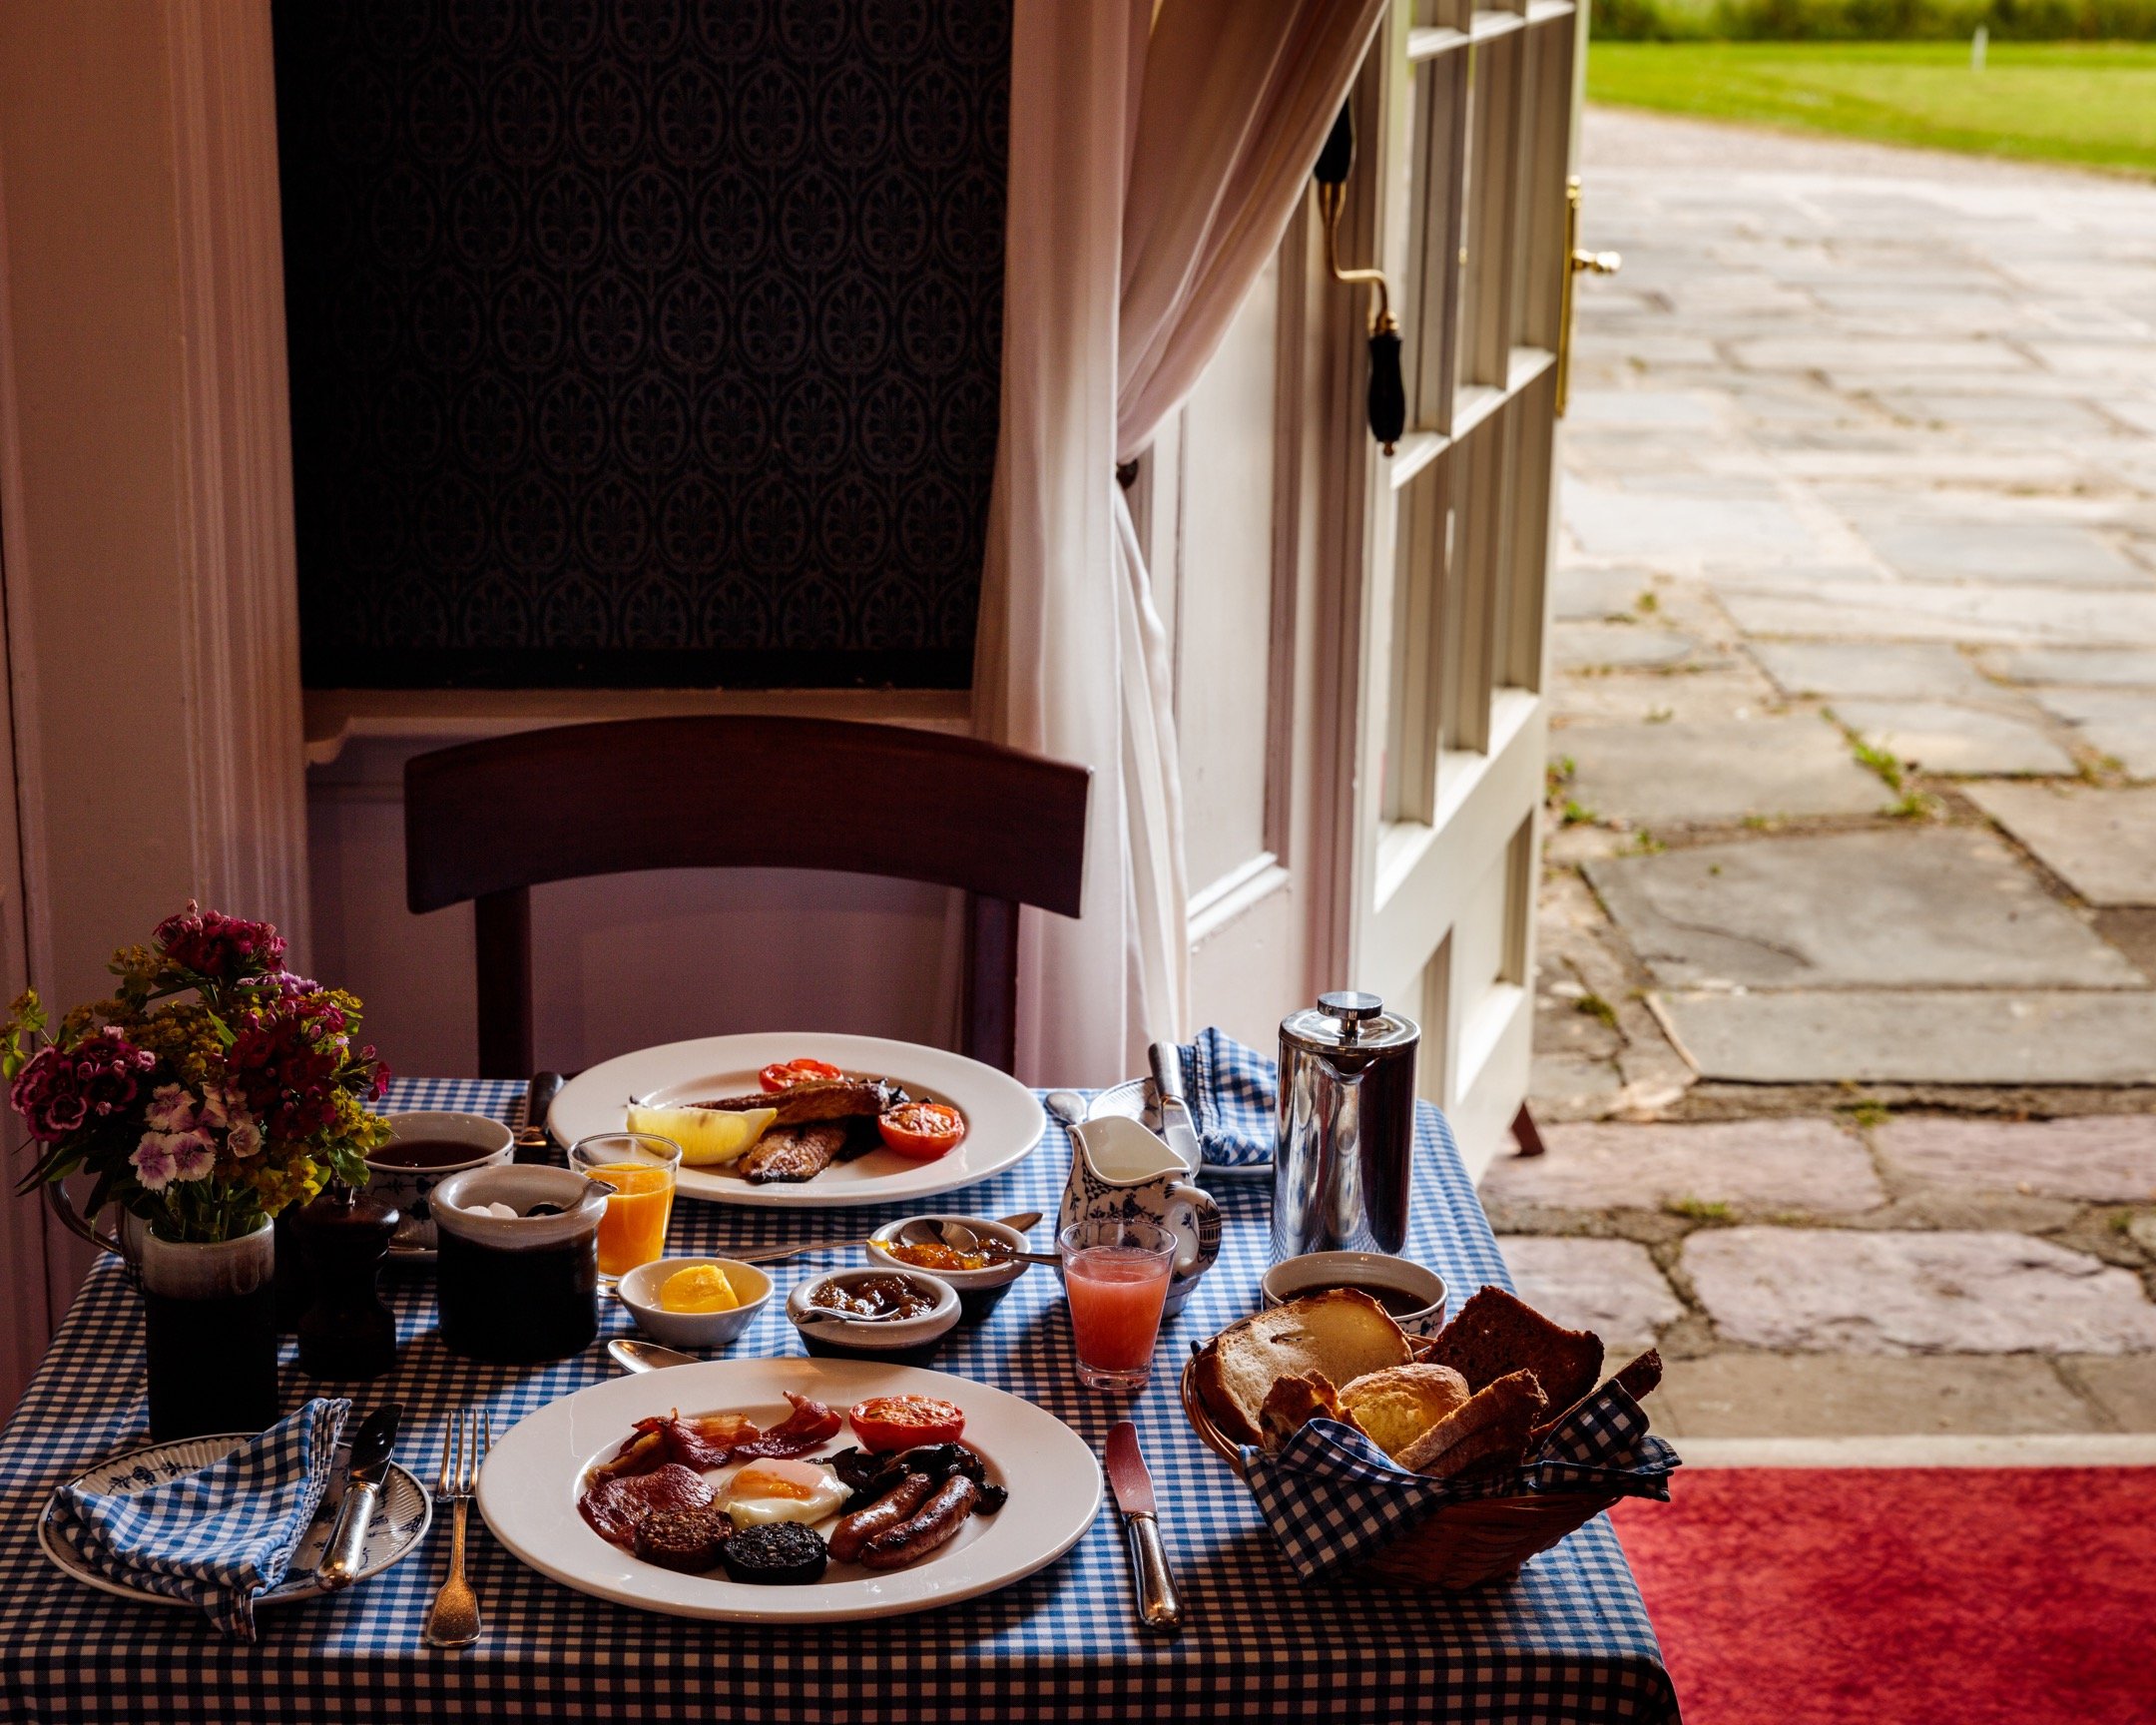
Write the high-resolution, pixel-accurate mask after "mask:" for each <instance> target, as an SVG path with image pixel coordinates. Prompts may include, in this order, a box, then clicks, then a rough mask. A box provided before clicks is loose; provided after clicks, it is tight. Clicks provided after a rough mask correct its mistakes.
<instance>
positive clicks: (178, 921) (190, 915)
mask: <svg viewBox="0 0 2156 1725" xmlns="http://www.w3.org/2000/svg"><path fill="white" fill-rule="evenodd" d="M155 938H156V940H157V943H158V944H159V945H160V946H162V947H163V948H164V949H165V956H166V957H168V958H170V959H171V960H172V961H173V962H174V963H175V964H177V965H179V966H180V967H181V968H182V969H183V970H192V971H194V972H195V973H196V974H197V975H198V976H208V977H210V978H212V979H213V980H215V981H219V982H231V981H234V980H237V979H238V978H240V977H242V976H246V975H249V974H251V973H253V972H255V971H261V970H281V969H283V968H284V936H283V935H281V934H279V933H278V932H277V931H276V927H275V924H273V923H269V922H250V921H249V920H247V918H245V917H243V916H228V915H226V914H225V913H224V912H223V911H222V910H204V909H202V908H200V907H199V906H198V905H197V904H196V902H195V900H194V899H192V898H190V899H189V900H188V903H187V908H186V909H185V910H183V911H181V912H180V913H179V914H178V915H177V916H168V917H166V918H165V920H164V921H162V922H160V923H159V924H158V925H157V931H156V936H155Z"/></svg>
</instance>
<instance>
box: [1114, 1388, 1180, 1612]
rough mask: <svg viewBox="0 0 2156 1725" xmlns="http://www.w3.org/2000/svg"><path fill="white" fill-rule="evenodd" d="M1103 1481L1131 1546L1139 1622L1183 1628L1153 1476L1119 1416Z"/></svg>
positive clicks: (1135, 1437) (1134, 1437) (1135, 1438)
mask: <svg viewBox="0 0 2156 1725" xmlns="http://www.w3.org/2000/svg"><path fill="white" fill-rule="evenodd" d="M1108 1483H1109V1484H1110V1485H1111V1486H1112V1487H1113V1488H1114V1490H1115V1497H1116V1507H1117V1508H1118V1509H1120V1510H1121V1511H1122V1512H1123V1542H1124V1545H1125V1546H1126V1547H1127V1548H1128V1549H1129V1551H1130V1565H1131V1585H1132V1587H1133V1588H1135V1589H1136V1591H1137V1594H1138V1626H1139V1627H1140V1628H1141V1629H1151V1630H1154V1631H1155V1632H1157V1633H1159V1634H1163V1635H1173V1634H1174V1633H1175V1632H1176V1631H1177V1630H1178V1629H1180V1628H1182V1627H1183V1600H1182V1598H1181V1597H1180V1596H1179V1595H1178V1594H1177V1592H1176V1584H1175V1577H1174V1576H1173V1575H1171V1574H1169V1573H1168V1551H1167V1548H1166V1547H1165V1546H1164V1545H1162V1543H1161V1534H1160V1518H1159V1516H1158V1514H1157V1513H1156V1511H1155V1509H1154V1505H1153V1475H1152V1474H1151V1473H1149V1472H1147V1471H1146V1464H1145V1457H1144V1456H1143V1455H1142V1454H1140V1453H1139V1451H1138V1428H1137V1427H1135V1426H1133V1425H1132V1424H1131V1423H1130V1422H1129V1421H1128V1420H1123V1421H1119V1422H1118V1423H1117V1425H1116V1427H1115V1430H1114V1431H1112V1432H1110V1433H1109V1434H1108Z"/></svg>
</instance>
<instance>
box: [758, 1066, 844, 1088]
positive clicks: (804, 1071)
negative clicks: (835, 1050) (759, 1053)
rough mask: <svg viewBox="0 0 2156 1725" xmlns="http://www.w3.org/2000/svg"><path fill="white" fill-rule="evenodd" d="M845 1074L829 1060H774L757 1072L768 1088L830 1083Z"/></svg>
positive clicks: (759, 1080) (759, 1079) (760, 1080)
mask: <svg viewBox="0 0 2156 1725" xmlns="http://www.w3.org/2000/svg"><path fill="white" fill-rule="evenodd" d="M844 1076H845V1074H844V1073H843V1072H841V1071H839V1070H838V1068H837V1067H835V1066H833V1065H832V1064H831V1063H830V1062H829V1061H828V1060H774V1061H773V1062H772V1063H771V1064H770V1065H769V1066H767V1067H765V1068H764V1070H763V1071H761V1072H759V1073H758V1074H757V1082H758V1083H759V1084H761V1085H763V1086H764V1088H765V1089H766V1090H791V1089H793V1088H794V1086H795V1085H797V1084H813V1083H818V1082H821V1083H829V1082H830V1081H831V1080H832V1079H834V1078H843V1077H844Z"/></svg>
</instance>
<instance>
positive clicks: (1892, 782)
mask: <svg viewBox="0 0 2156 1725" xmlns="http://www.w3.org/2000/svg"><path fill="white" fill-rule="evenodd" d="M1850 753H1851V754H1852V755H1854V756H1856V757H1857V765H1858V766H1860V767H1869V768H1871V769H1872V771H1873V772H1875V773H1877V774H1878V775H1879V776H1880V777H1881V778H1882V779H1884V780H1886V781H1887V790H1889V791H1898V790H1900V789H1901V763H1900V762H1898V761H1896V760H1895V759H1894V758H1893V756H1892V755H1891V754H1890V753H1889V752H1888V751H1887V750H1885V749H1881V748H1879V747H1877V746H1876V745H1874V744H1871V743H1867V742H1866V741H1865V740H1864V739H1863V738H1862V737H1858V736H1854V735H1853V736H1852V737H1851V739H1850Z"/></svg>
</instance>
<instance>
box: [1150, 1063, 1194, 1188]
mask: <svg viewBox="0 0 2156 1725" xmlns="http://www.w3.org/2000/svg"><path fill="white" fill-rule="evenodd" d="M1152 1060H1153V1088H1154V1090H1155V1092H1156V1093H1157V1094H1158V1095H1159V1097H1160V1135H1161V1137H1162V1138H1163V1139H1165V1140H1166V1141H1167V1145H1168V1148H1169V1149H1171V1150H1173V1151H1174V1152H1175V1153H1176V1154H1177V1155H1178V1156H1180V1157H1182V1158H1183V1165H1184V1167H1186V1168H1188V1169H1189V1170H1190V1172H1191V1178H1192V1179H1193V1180H1195V1179H1197V1177H1198V1171H1199V1170H1200V1169H1201V1168H1203V1167H1204V1166H1205V1146H1204V1145H1203V1144H1202V1143H1200V1142H1199V1140H1198V1128H1197V1125H1196V1124H1195V1122H1193V1120H1192V1119H1191V1111H1190V1101H1189V1099H1188V1098H1187V1097H1186V1096H1185V1095H1184V1093H1183V1050H1182V1049H1180V1048H1178V1047H1177V1046H1176V1045H1175V1044H1174V1043H1173V1042H1156V1043H1154V1044H1153V1048H1152Z"/></svg>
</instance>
